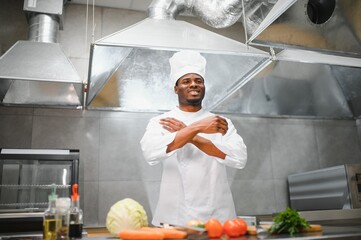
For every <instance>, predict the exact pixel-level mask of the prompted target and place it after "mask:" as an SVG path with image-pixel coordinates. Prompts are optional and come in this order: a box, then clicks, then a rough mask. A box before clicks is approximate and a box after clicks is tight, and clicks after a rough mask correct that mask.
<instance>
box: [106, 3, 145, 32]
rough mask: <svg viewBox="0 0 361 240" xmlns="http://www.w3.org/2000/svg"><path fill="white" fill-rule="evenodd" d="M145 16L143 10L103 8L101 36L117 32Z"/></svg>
mask: <svg viewBox="0 0 361 240" xmlns="http://www.w3.org/2000/svg"><path fill="white" fill-rule="evenodd" d="M146 17H147V15H146V13H145V12H141V11H131V10H124V9H114V8H103V12H102V37H105V36H108V35H110V34H112V33H115V32H118V31H120V30H122V29H124V28H126V27H129V26H131V25H133V24H135V23H137V22H140V21H142V20H143V19H145V18H146Z"/></svg>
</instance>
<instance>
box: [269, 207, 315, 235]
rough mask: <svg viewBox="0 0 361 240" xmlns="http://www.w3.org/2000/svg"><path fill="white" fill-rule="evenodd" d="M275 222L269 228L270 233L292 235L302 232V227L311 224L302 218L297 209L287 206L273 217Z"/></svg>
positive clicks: (304, 227) (307, 226)
mask: <svg viewBox="0 0 361 240" xmlns="http://www.w3.org/2000/svg"><path fill="white" fill-rule="evenodd" d="M273 221H274V223H273V224H272V226H271V227H270V229H269V230H268V231H269V232H270V233H289V234H291V235H293V234H295V233H298V232H300V230H301V229H306V228H309V227H310V224H309V223H308V222H307V221H306V220H305V219H304V218H301V216H300V214H299V213H298V212H297V210H294V209H291V208H287V209H286V210H285V211H283V212H280V213H279V214H277V215H276V217H274V218H273Z"/></svg>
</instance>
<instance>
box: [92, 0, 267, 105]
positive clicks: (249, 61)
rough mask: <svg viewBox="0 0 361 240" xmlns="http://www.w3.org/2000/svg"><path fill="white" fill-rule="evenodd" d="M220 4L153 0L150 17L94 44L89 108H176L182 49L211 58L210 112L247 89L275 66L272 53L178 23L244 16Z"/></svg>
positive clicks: (227, 3) (223, 21)
mask: <svg viewBox="0 0 361 240" xmlns="http://www.w3.org/2000/svg"><path fill="white" fill-rule="evenodd" d="M215 2H218V5H217V4H215V5H214V6H213V5H212V6H209V5H208V4H210V3H209V2H205V1H202V0H199V1H172V0H165V1H153V3H152V4H151V5H150V7H149V9H148V11H149V16H150V17H149V18H147V19H145V20H143V21H141V22H139V23H137V24H135V25H133V26H130V27H128V28H126V29H123V30H121V31H119V32H116V33H114V34H111V35H109V36H107V37H104V38H103V39H100V40H98V41H96V42H95V43H93V44H92V46H91V55H90V65H89V76H88V94H87V100H86V105H87V108H88V109H112V110H122V111H163V110H169V109H171V108H173V107H174V106H175V105H176V104H177V103H176V95H175V94H174V92H173V85H174V83H171V82H170V80H169V71H170V70H169V63H168V59H169V58H170V57H171V56H172V54H173V53H174V52H175V51H179V50H182V49H193V50H197V51H200V52H201V53H202V54H203V55H204V56H205V58H206V59H207V71H206V77H205V78H206V87H207V94H206V98H205V100H204V106H205V107H208V108H212V106H214V105H217V104H219V103H221V102H223V101H224V100H225V99H226V98H227V96H228V95H229V93H230V92H234V91H236V90H237V89H239V88H240V87H241V86H243V85H244V84H246V82H248V81H249V80H250V79H251V77H252V76H254V75H255V74H256V73H257V72H259V71H261V70H262V69H263V68H264V67H266V66H267V65H268V64H270V63H271V59H270V55H269V54H268V53H267V52H264V51H261V50H258V49H256V48H252V47H247V46H246V45H244V44H242V43H240V42H237V41H234V40H231V39H228V38H226V37H223V36H221V35H218V34H215V33H213V32H210V31H208V30H205V29H203V28H200V27H197V26H194V25H192V24H190V23H187V22H184V21H178V20H174V19H173V18H174V17H175V16H177V14H179V13H180V12H183V11H190V10H191V9H192V11H193V13H194V14H196V15H197V16H202V17H201V18H202V20H204V21H205V22H208V23H209V24H212V25H215V26H225V25H229V24H233V22H234V21H236V20H237V15H240V14H241V10H242V8H240V7H239V6H240V3H241V1H212V3H215ZM236 3H237V4H238V5H237V4H236ZM235 6H238V8H235ZM217 11H218V12H217ZM219 13H221V14H219ZM230 13H233V14H235V15H232V14H230ZM235 16H236V17H235ZM206 19H207V20H206Z"/></svg>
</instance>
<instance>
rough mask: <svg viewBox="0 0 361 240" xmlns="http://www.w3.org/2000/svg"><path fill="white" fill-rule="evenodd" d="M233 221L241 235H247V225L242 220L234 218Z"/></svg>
mask: <svg viewBox="0 0 361 240" xmlns="http://www.w3.org/2000/svg"><path fill="white" fill-rule="evenodd" d="M234 221H235V222H236V223H237V224H238V226H239V228H240V232H241V235H244V234H246V233H247V223H246V221H244V220H243V219H242V218H236V219H234Z"/></svg>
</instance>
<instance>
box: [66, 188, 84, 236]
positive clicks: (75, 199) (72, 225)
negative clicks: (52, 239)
mask: <svg viewBox="0 0 361 240" xmlns="http://www.w3.org/2000/svg"><path fill="white" fill-rule="evenodd" d="M72 191H73V194H72V195H71V207H70V211H69V216H70V221H69V238H70V239H76V238H82V232H83V211H82V210H81V209H80V205H79V193H78V184H74V185H73V187H72Z"/></svg>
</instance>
